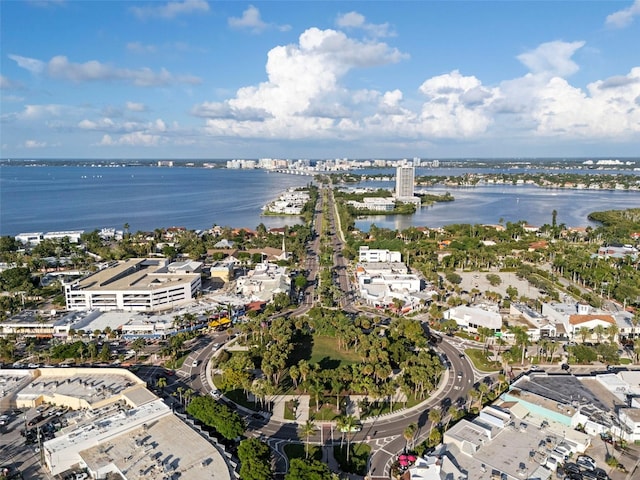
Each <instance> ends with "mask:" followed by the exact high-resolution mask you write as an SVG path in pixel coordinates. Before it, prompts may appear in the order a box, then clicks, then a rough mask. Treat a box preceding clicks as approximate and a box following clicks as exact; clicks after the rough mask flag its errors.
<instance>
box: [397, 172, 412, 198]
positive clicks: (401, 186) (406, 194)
mask: <svg viewBox="0 0 640 480" xmlns="http://www.w3.org/2000/svg"><path fill="white" fill-rule="evenodd" d="M414 186H415V168H414V167H413V166H411V165H400V166H399V167H397V168H396V195H395V197H396V199H398V200H404V199H412V198H413V194H414Z"/></svg>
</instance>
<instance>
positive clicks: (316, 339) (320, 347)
mask: <svg viewBox="0 0 640 480" xmlns="http://www.w3.org/2000/svg"><path fill="white" fill-rule="evenodd" d="M360 361H361V358H360V355H358V354H356V353H354V352H352V351H347V350H339V349H338V341H337V340H336V339H335V338H334V337H325V336H321V335H314V336H313V346H312V350H311V359H310V360H309V363H312V364H313V363H319V364H320V366H321V367H322V368H325V369H327V368H337V367H339V366H340V365H350V364H352V363H358V362H360Z"/></svg>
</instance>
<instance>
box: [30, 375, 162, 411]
mask: <svg viewBox="0 0 640 480" xmlns="http://www.w3.org/2000/svg"><path fill="white" fill-rule="evenodd" d="M119 371H120V370H118V369H97V368H45V369H38V370H36V378H34V379H33V381H32V382H31V383H29V384H28V385H27V386H26V387H25V388H23V389H22V390H21V391H20V393H19V394H18V399H20V400H35V399H36V398H38V397H40V396H49V397H51V396H53V395H62V396H65V397H70V398H76V399H79V400H82V401H85V402H87V403H88V404H90V405H91V404H95V403H98V402H102V401H104V400H106V399H108V398H111V397H116V396H119V395H120V394H121V393H123V391H125V390H126V389H128V388H130V387H133V386H135V385H140V386H142V387H144V385H145V384H144V382H142V381H141V380H139V379H138V378H137V377H135V375H133V374H131V373H130V372H128V371H127V370H121V372H122V373H118V372H119ZM153 397H154V398H155V395H154V396H153Z"/></svg>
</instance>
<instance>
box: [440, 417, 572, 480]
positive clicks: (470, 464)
mask: <svg viewBox="0 0 640 480" xmlns="http://www.w3.org/2000/svg"><path fill="white" fill-rule="evenodd" d="M547 438H549V439H550V440H551V442H550V443H549V445H550V446H551V447H552V448H553V447H554V446H555V445H557V444H559V443H561V442H562V437H559V436H557V435H555V434H553V433H552V432H550V431H549V430H548V429H546V428H542V429H541V428H540V427H539V426H537V425H534V424H531V423H529V422H526V421H523V420H516V421H515V423H514V426H513V427H506V428H504V429H502V430H498V431H497V432H496V436H495V437H494V438H493V440H491V441H486V442H485V443H484V444H483V445H482V446H481V447H480V448H479V449H478V451H476V452H475V453H474V454H473V456H469V455H466V454H464V453H462V452H460V450H459V449H458V448H457V447H456V446H454V445H452V446H448V448H450V450H451V453H452V454H453V455H454V456H455V458H456V460H457V462H458V463H459V464H460V466H461V468H462V469H463V470H465V471H467V472H469V474H470V477H469V478H472V479H473V480H491V475H492V472H493V471H494V470H497V471H499V472H501V473H506V474H507V475H508V478H509V479H510V480H513V479H523V478H525V479H526V478H529V475H531V474H533V472H534V471H535V470H536V469H537V468H538V467H539V466H540V465H542V464H544V463H546V460H547V452H548V449H547V443H546V439H547ZM542 444H544V446H541V445H542ZM521 463H522V464H524V467H525V469H524V470H521V468H520V467H521V465H520V464H521ZM482 465H484V468H483V467H482Z"/></svg>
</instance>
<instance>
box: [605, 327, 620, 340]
mask: <svg viewBox="0 0 640 480" xmlns="http://www.w3.org/2000/svg"><path fill="white" fill-rule="evenodd" d="M619 332H620V329H619V328H618V326H617V325H615V324H612V325H609V328H607V336H608V337H609V342H610V343H613V342H614V341H615V339H616V335H618V333H619Z"/></svg>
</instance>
